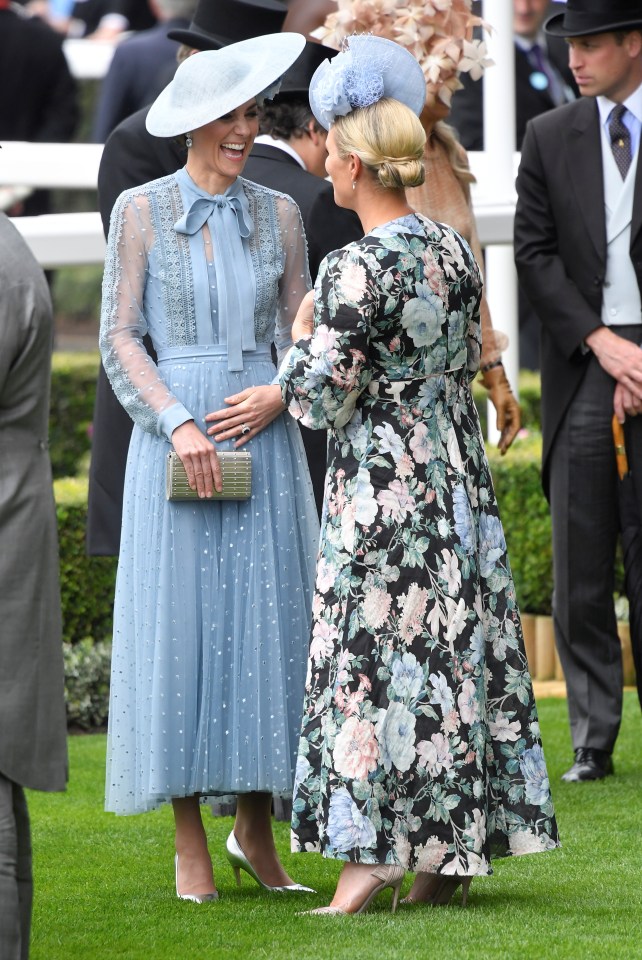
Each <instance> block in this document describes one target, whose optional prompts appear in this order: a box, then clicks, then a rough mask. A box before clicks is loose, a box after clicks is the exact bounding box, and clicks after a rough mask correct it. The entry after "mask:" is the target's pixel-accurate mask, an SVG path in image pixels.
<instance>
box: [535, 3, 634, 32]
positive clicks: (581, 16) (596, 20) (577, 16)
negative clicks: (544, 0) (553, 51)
mask: <svg viewBox="0 0 642 960" xmlns="http://www.w3.org/2000/svg"><path fill="white" fill-rule="evenodd" d="M637 27H640V28H642V4H641V3H640V0H567V3H566V10H565V11H564V13H556V14H555V16H554V17H551V18H550V19H549V20H547V21H546V23H545V24H544V29H545V30H546V33H550V34H551V35H552V36H554V37H586V36H589V35H590V34H592V33H610V32H611V31H613V30H627V29H635V28H637Z"/></svg>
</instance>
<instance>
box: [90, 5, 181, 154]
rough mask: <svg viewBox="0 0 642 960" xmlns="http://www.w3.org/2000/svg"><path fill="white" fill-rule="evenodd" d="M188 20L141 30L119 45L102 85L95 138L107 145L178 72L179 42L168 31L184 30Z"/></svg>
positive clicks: (170, 21) (95, 125) (177, 18)
mask: <svg viewBox="0 0 642 960" xmlns="http://www.w3.org/2000/svg"><path fill="white" fill-rule="evenodd" d="M188 26H189V20H184V19H182V18H180V17H176V18H174V19H172V20H167V21H165V22H164V23H159V24H157V25H156V26H155V27H152V28H151V29H150V30H142V31H141V32H140V33H135V34H134V35H133V36H131V37H128V38H126V39H125V40H123V41H122V43H119V44H118V45H117V47H116V49H115V51H114V56H113V59H112V61H111V63H110V65H109V70H108V71H107V75H106V76H105V77H104V79H103V81H102V83H101V85H100V97H99V99H98V106H97V108H96V114H95V117H94V125H93V139H94V140H95V141H96V143H104V142H105V140H106V139H107V137H108V136H109V134H110V133H111V132H112V130H113V129H114V127H116V126H118V124H119V123H120V122H121V120H124V119H125V118H126V117H129V116H130V115H131V114H132V113H135V112H136V110H141V109H142V108H143V107H148V106H149V104H150V103H151V102H152V101H153V100H155V99H156V97H157V96H158V94H159V93H160V92H161V90H162V89H163V87H165V86H166V84H167V83H169V81H170V80H171V79H172V75H173V72H174V70H175V69H176V51H177V49H178V48H177V46H176V41H175V40H170V39H169V37H168V36H167V32H168V30H174V29H183V28H187V27H188Z"/></svg>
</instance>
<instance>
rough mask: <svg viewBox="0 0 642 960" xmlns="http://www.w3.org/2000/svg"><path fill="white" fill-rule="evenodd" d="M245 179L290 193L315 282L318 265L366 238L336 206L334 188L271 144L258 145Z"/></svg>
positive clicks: (354, 221)
mask: <svg viewBox="0 0 642 960" xmlns="http://www.w3.org/2000/svg"><path fill="white" fill-rule="evenodd" d="M243 176H244V177H247V179H248V180H256V182H257V183H261V184H263V186H264V187H271V188H272V190H279V191H280V192H281V193H287V194H288V195H289V196H291V197H292V199H293V200H294V201H295V203H296V204H297V205H298V207H299V210H300V211H301V217H302V219H303V226H304V227H305V233H306V237H307V239H308V260H309V264H310V275H311V276H312V279H313V280H314V279H315V278H316V275H317V273H318V272H319V264H320V263H321V261H322V260H323V258H324V257H325V256H326V255H327V254H328V253H330V251H331V250H338V249H339V247H343V246H345V244H346V243H351V242H352V241H353V240H359V239H360V238H361V237H362V236H363V229H362V227H361V224H360V222H359V218H358V217H357V216H356V214H354V213H353V212H352V211H351V210H343V209H342V208H341V207H338V206H337V205H336V203H335V202H334V190H333V189H332V184H330V183H328V181H327V180H322V179H321V177H316V176H315V175H314V174H313V173H308V171H307V170H304V169H303V167H302V166H300V165H299V164H298V163H297V162H296V160H295V159H294V157H291V156H290V155H289V154H287V153H285V151H284V150H279V148H278V147H272V146H270V145H269V144H263V143H257V144H255V145H254V148H253V150H252V153H251V154H250V156H249V158H248V161H247V163H246V165H245V169H244V171H243Z"/></svg>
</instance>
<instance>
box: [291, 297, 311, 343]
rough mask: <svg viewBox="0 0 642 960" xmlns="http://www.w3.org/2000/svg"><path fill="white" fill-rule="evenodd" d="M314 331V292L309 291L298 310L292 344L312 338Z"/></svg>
mask: <svg viewBox="0 0 642 960" xmlns="http://www.w3.org/2000/svg"><path fill="white" fill-rule="evenodd" d="M313 331H314V290H309V291H308V292H307V293H306V295H305V296H304V298H303V300H302V301H301V304H300V306H299V309H298V310H297V314H296V317H295V318H294V323H293V324H292V343H296V342H297V341H298V340H303V339H305V338H309V337H311V336H312V333H313Z"/></svg>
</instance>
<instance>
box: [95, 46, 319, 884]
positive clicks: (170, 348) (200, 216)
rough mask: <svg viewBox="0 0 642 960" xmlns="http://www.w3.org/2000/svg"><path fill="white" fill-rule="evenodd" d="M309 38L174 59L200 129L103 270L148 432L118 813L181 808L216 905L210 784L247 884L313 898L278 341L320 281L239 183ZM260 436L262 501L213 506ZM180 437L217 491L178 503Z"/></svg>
mask: <svg viewBox="0 0 642 960" xmlns="http://www.w3.org/2000/svg"><path fill="white" fill-rule="evenodd" d="M303 44H304V40H303V38H302V37H299V35H297V34H279V35H276V36H271V37H260V38H255V39H253V40H249V41H244V42H243V43H239V44H234V45H233V46H230V47H227V48H225V49H223V50H219V51H208V52H203V53H198V54H195V55H194V56H192V57H190V58H189V59H188V60H187V61H185V63H183V64H182V65H181V66H180V67H179V69H178V71H177V73H176V76H175V78H174V80H173V81H172V83H171V84H170V85H169V86H168V87H167V88H166V89H165V91H163V93H162V94H161V95H160V96H159V98H158V99H157V101H156V102H155V103H154V104H153V106H152V108H151V109H150V112H149V115H148V119H147V124H148V129H149V130H150V132H151V133H153V134H155V135H157V136H173V135H178V134H184V135H186V143H187V146H188V149H189V152H188V161H187V164H186V167H185V168H184V169H182V170H179V171H178V172H177V173H176V174H174V175H171V176H168V177H164V178H162V179H160V180H155V181H152V182H151V183H148V184H145V185H143V186H141V187H138V188H135V189H132V190H128V191H126V192H125V193H123V194H122V195H121V197H120V198H119V200H118V201H117V203H116V205H115V207H114V211H113V214H112V221H111V230H110V235H109V241H108V251H107V257H106V262H105V275H104V283H103V308H102V318H101V333H100V344H101V352H102V356H103V362H104V365H105V370H106V371H107V374H108V376H109V378H110V380H111V383H112V385H113V387H114V390H115V392H116V394H117V396H118V398H119V400H120V401H121V403H122V404H123V405H124V406H125V408H126V409H127V410H128V412H129V413H130V415H131V416H132V419H133V420H134V422H135V426H134V431H133V434H132V440H131V445H130V450H129V457H128V462H127V472H126V478H125V495H124V507H123V528H122V537H121V550H120V558H119V566H118V579H117V585H116V598H115V607H114V646H113V659H112V680H111V702H110V715H109V734H108V758H107V788H106V808H107V809H108V810H111V811H114V812H116V813H121V814H129V813H138V812H141V811H144V810H149V809H152V808H154V807H156V806H157V805H158V804H160V803H163V802H166V801H170V800H171V801H172V804H173V809H174V814H175V822H176V861H175V862H176V892H177V895H178V896H179V897H181V898H182V899H189V900H195V901H196V902H203V901H206V900H213V899H216V898H217V896H218V893H217V890H216V886H215V883H214V878H213V873H212V864H211V859H210V855H209V851H208V848H207V839H206V836H205V832H204V829H203V825H202V822H201V816H200V806H199V803H200V798H201V797H203V796H217V797H226V796H230V795H235V796H237V798H238V800H237V818H236V823H235V827H234V830H233V832H232V833H231V834H230V837H229V838H228V843H227V855H228V859H229V860H230V863H231V864H232V866H233V868H234V870H235V873H236V876H237V881H238V880H239V877H240V873H239V870H240V869H244V870H245V871H246V872H247V873H249V874H250V875H251V876H252V877H253V878H254V879H255V880H256V881H257V882H258V883H260V884H261V885H262V886H263V887H266V888H270V889H279V890H286V891H288V890H297V889H302V888H300V887H299V886H298V885H297V884H293V883H292V881H291V880H290V878H289V877H288V876H287V874H286V873H285V871H284V870H283V867H282V866H281V864H280V862H279V859H278V856H277V853H276V850H275V848H274V842H273V839H272V832H271V823H270V804H271V798H272V795H277V796H282V797H286V796H290V795H291V792H292V786H293V767H294V758H295V753H296V744H297V739H298V732H299V725H300V714H301V706H302V696H303V686H304V681H305V668H306V662H305V661H306V645H307V632H308V628H309V620H310V614H311V607H310V604H311V592H312V585H313V568H314V562H315V558H316V548H317V534H318V529H317V527H318V522H317V518H316V510H315V505H314V499H313V495H312V488H311V484H310V479H309V474H308V470H307V465H306V461H305V455H304V452H303V447H302V443H301V439H300V435H299V432H298V427H297V426H296V424H295V423H294V421H292V420H291V418H289V417H286V416H282V413H283V409H284V407H283V404H282V401H281V393H280V389H279V387H278V385H276V384H273V381H274V380H275V373H276V371H275V367H274V364H273V362H272V358H271V345H272V343H274V344H275V346H276V349H277V353H278V354H279V355H282V354H283V353H284V352H285V350H286V349H287V348H288V347H289V346H290V344H291V337H290V328H291V324H292V320H293V318H294V315H295V313H296V309H297V307H298V305H299V303H300V301H301V299H302V298H303V296H304V294H305V292H306V290H307V288H308V286H309V280H308V273H307V260H306V249H305V236H304V233H303V227H302V224H301V218H300V214H299V210H298V208H297V206H296V204H295V203H294V202H293V201H292V200H291V199H290V198H289V197H287V196H285V195H282V194H278V193H275V192H274V191H271V190H268V189H266V188H264V187H261V186H259V185H257V184H254V183H251V182H249V181H247V180H244V179H242V178H241V177H240V176H239V174H240V173H241V171H242V169H243V166H244V163H245V159H246V157H247V155H248V153H249V151H250V149H251V147H252V143H253V141H254V137H255V136H256V133H257V130H258V104H259V103H260V102H261V96H262V95H263V96H267V95H269V94H270V92H274V87H275V81H276V80H277V79H278V77H279V76H280V75H281V74H282V73H283V72H284V71H285V70H286V69H287V67H288V66H289V65H290V64H291V63H292V62H294V60H295V59H296V57H297V56H298V54H299V53H300V51H301V49H302V47H303ZM269 88H271V90H270V89H269ZM145 333H149V334H150V336H151V339H152V342H153V344H154V348H155V350H156V352H157V356H158V363H157V364H156V363H154V362H153V361H152V359H151V358H150V356H149V355H148V354H147V353H146V351H145V349H144V346H143V344H142V338H143V335H144V334H145ZM212 440H214V441H215V442H214V443H213V442H212ZM244 444H247V447H246V449H247V450H249V451H250V452H251V455H252V496H251V499H247V500H243V501H232V500H209V498H210V497H211V495H212V492H213V490H214V488H216V490H218V491H220V490H221V487H222V484H221V472H220V469H219V463H218V459H217V453H216V450H217V449H233V448H234V447H239V446H241V445H244ZM172 448H173V449H174V450H175V451H176V453H177V454H178V455H179V457H180V459H181V460H182V462H183V464H184V466H185V469H186V472H187V475H188V478H189V480H190V484H191V486H192V488H193V489H195V490H197V492H198V494H199V498H200V500H198V501H191V502H182V503H181V502H170V501H167V500H166V497H165V470H166V459H167V455H168V452H169V451H170V450H172ZM208 501H209V502H208Z"/></svg>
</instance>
